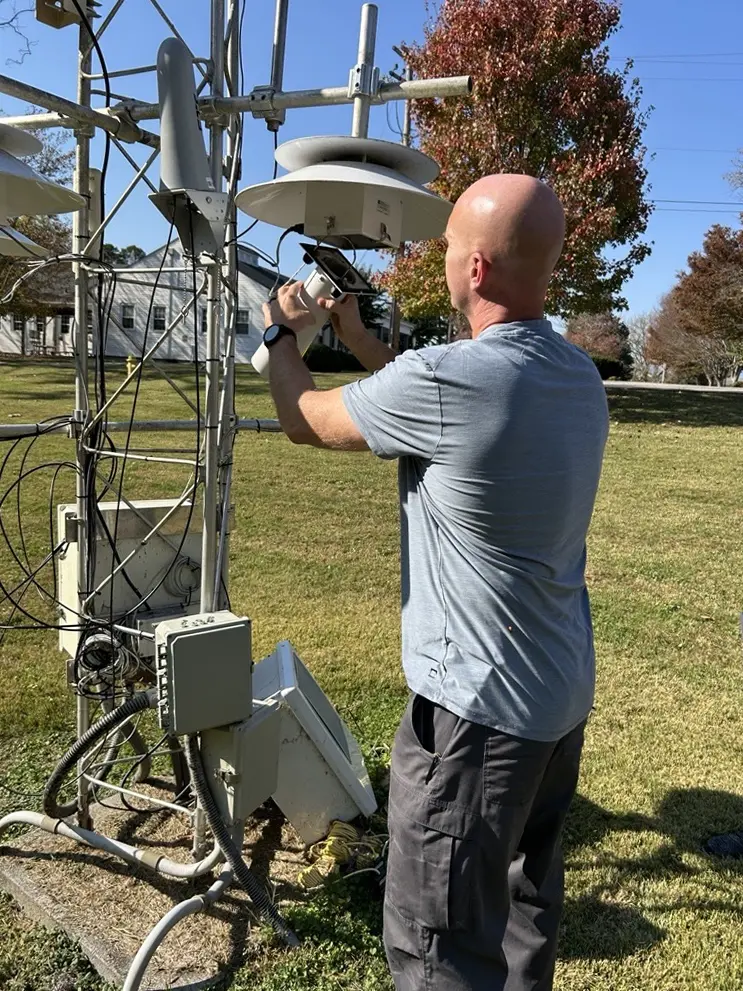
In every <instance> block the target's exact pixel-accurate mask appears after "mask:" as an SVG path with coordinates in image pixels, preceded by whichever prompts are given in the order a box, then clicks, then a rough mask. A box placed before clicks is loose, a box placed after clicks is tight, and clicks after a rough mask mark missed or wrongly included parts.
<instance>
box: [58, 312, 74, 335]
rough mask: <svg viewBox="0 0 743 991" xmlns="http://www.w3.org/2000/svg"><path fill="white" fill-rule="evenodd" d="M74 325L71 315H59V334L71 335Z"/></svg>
mask: <svg viewBox="0 0 743 991" xmlns="http://www.w3.org/2000/svg"><path fill="white" fill-rule="evenodd" d="M71 323H72V318H71V317H70V314H69V313H60V314H59V332H60V334H69V332H70V325H71Z"/></svg>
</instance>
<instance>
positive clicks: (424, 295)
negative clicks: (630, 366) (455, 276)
mask: <svg viewBox="0 0 743 991" xmlns="http://www.w3.org/2000/svg"><path fill="white" fill-rule="evenodd" d="M618 24H619V5H618V3H615V2H609V0H442V3H441V5H440V8H439V9H438V12H437V13H436V15H435V16H434V17H433V18H432V19H431V21H430V23H429V24H428V26H427V27H426V29H425V40H424V42H423V43H422V44H420V45H417V44H413V45H407V46H404V53H405V57H406V59H407V61H408V63H409V65H410V66H411V67H412V69H413V71H414V74H415V75H417V76H421V77H423V76H450V75H463V74H470V75H472V76H473V78H474V81H475V91H474V95H473V97H472V99H469V100H467V99H462V100H419V101H416V102H415V103H414V104H413V107H412V113H413V120H414V122H415V126H416V129H417V133H418V139H419V144H420V147H421V149H422V150H423V151H424V152H426V153H427V154H429V155H431V156H432V157H433V158H435V159H436V161H438V162H439V164H440V165H441V176H440V177H439V179H438V180H437V182H436V183H435V188H436V190H437V191H438V192H440V193H441V194H442V195H443V196H445V197H447V198H448V199H451V200H456V199H457V197H459V196H460V195H461V194H462V193H463V192H464V190H465V189H466V188H467V187H468V186H469V185H470V184H471V183H473V182H474V181H475V180H477V179H479V178H480V177H481V176H484V175H489V174H492V173H497V172H517V173H526V174H528V175H533V176H536V177H538V178H540V179H543V180H544V181H546V182H548V183H550V185H551V186H552V187H553V188H554V190H555V192H556V193H557V195H558V196H559V197H560V199H561V200H562V202H563V205H564V207H565V211H566V215H567V239H566V243H565V250H564V252H563V256H562V259H561V262H560V266H559V269H558V271H557V273H556V275H555V278H554V280H553V282H552V286H551V290H550V295H549V298H548V301H547V303H548V311H549V312H550V313H552V314H555V315H561V316H571V315H574V314H577V313H585V312H589V313H601V312H605V311H608V310H613V309H617V308H619V309H621V308H623V307H625V306H626V303H625V301H624V299H623V298H622V295H621V291H622V286H623V285H624V283H625V281H626V280H627V278H628V277H629V276H630V275H631V273H632V271H633V270H634V268H635V267H636V266H637V265H638V264H639V263H640V262H641V261H642V260H643V259H644V258H645V257H646V256H647V254H648V253H649V251H650V248H649V245H648V244H647V243H646V242H645V241H644V240H643V239H642V236H643V234H644V232H645V229H646V226H647V221H648V217H649V214H650V205H649V203H648V201H647V199H646V188H645V184H646V178H647V173H646V169H645V167H644V164H643V160H644V154H645V149H644V147H643V145H642V133H643V130H644V127H645V114H644V113H643V112H642V111H641V109H640V95H641V94H640V89H639V87H638V84H637V81H636V80H635V81H632V80H631V79H630V76H629V71H630V67H629V66H628V67H627V68H625V69H624V70H622V71H616V70H614V69H611V68H610V67H609V53H608V49H607V48H606V41H607V39H608V38H609V37H610V36H611V35H612V34H613V33H614V32H615V31H616V30H617V27H618ZM608 247H611V249H612V251H611V254H610V255H607V253H606V249H607V248H608ZM443 255H444V247H443V244H442V243H441V242H439V241H428V242H425V243H422V244H415V245H411V246H410V247H409V248H408V250H407V252H406V255H405V257H404V258H402V259H401V260H400V261H399V262H398V263H397V264H394V265H393V266H392V267H391V268H390V269H388V270H387V272H386V273H385V274H384V276H383V282H384V284H385V286H386V288H387V289H389V290H390V291H391V292H392V293H393V294H394V295H395V296H396V297H397V298H398V299H399V300H400V302H401V304H402V306H403V311H404V313H405V314H406V316H409V317H419V316H428V315H441V314H446V313H447V312H448V310H449V308H450V303H449V294H448V292H447V290H446V284H445V280H444V263H443Z"/></svg>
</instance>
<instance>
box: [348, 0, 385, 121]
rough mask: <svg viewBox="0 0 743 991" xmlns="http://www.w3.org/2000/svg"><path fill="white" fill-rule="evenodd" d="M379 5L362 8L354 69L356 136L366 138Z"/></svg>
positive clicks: (366, 4)
mask: <svg viewBox="0 0 743 991" xmlns="http://www.w3.org/2000/svg"><path fill="white" fill-rule="evenodd" d="M378 12H379V11H378V9H377V5H376V4H374V3H365V4H364V6H363V7H362V8H361V29H360V31H359V53H358V56H357V61H356V66H355V67H354V69H353V70H352V73H353V75H352V85H351V87H349V88H350V89H352V90H353V92H354V94H355V95H354V100H353V126H352V128H351V134H352V135H353V136H354V137H355V138H365V137H366V136H367V134H368V133H369V107H370V106H371V99H372V91H373V76H374V51H375V48H376V45H377V15H378Z"/></svg>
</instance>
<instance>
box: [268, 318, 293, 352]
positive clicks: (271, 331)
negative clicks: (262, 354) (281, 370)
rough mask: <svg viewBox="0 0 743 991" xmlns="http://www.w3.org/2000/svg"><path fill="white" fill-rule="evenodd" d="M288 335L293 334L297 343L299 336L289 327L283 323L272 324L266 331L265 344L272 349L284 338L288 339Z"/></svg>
mask: <svg viewBox="0 0 743 991" xmlns="http://www.w3.org/2000/svg"><path fill="white" fill-rule="evenodd" d="M287 334H291V335H292V337H293V338H294V340H295V341H296V339H297V335H296V334H295V333H294V331H293V330H292V329H291V327H287V326H285V325H284V324H283V323H272V324H271V326H270V327H267V328H266V330H265V331H264V334H263V343H264V344H265V345H266V347H267V348H272V347H273V346H274V344H275V343H276V342H277V341H280V340H281V338H282V337H286V335H287Z"/></svg>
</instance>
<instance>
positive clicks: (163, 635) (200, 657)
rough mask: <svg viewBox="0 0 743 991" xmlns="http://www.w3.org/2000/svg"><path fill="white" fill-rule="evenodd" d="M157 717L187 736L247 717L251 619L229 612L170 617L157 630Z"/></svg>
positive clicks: (250, 703) (174, 732) (165, 727)
mask: <svg viewBox="0 0 743 991" xmlns="http://www.w3.org/2000/svg"><path fill="white" fill-rule="evenodd" d="M155 658H156V666H157V690H158V719H159V722H160V726H161V728H162V729H163V730H164V731H165V732H167V733H169V734H170V735H172V736H189V735H190V734H192V733H200V732H202V731H203V730H207V729H214V728H215V727H217V726H227V725H229V724H230V723H237V722H240V721H241V720H243V719H247V718H248V717H249V716H250V715H251V713H252V709H253V697H252V690H251V667H252V661H251V631H250V620H249V619H246V618H240V617H238V616H235V615H233V613H231V612H227V611H226V610H225V611H224V612H214V613H201V614H199V615H197V616H182V617H181V618H180V619H171V620H166V621H165V622H164V623H160V624H159V625H158V626H157V628H156V630H155Z"/></svg>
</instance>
